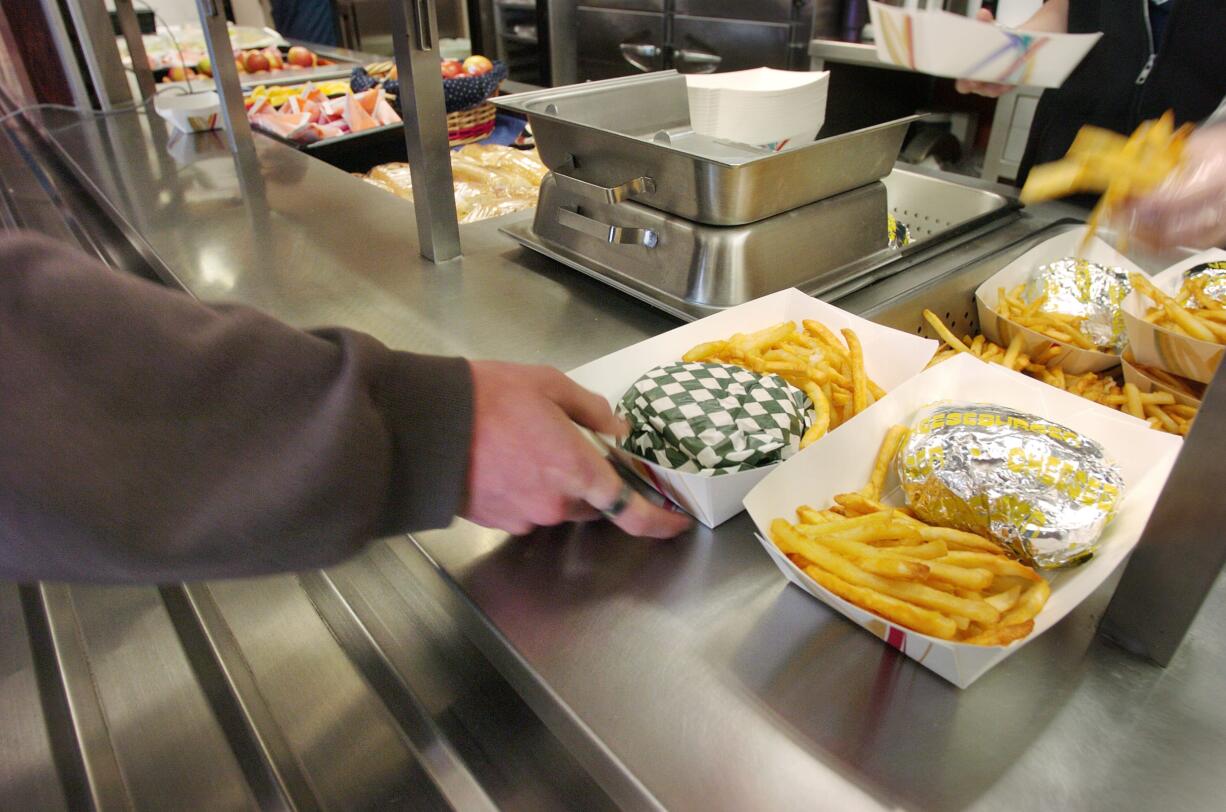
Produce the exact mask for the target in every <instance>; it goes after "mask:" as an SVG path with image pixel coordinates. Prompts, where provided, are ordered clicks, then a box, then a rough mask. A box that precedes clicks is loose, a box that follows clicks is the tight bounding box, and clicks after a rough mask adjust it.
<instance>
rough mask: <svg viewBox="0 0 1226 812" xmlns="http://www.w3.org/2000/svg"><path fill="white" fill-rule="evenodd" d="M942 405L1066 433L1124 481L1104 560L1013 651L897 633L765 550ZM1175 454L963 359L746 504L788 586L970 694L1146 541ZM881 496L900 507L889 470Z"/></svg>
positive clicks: (857, 422) (1066, 579) (1012, 376)
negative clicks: (774, 531)
mask: <svg viewBox="0 0 1226 812" xmlns="http://www.w3.org/2000/svg"><path fill="white" fill-rule="evenodd" d="M941 400H947V401H948V400H956V401H969V402H978V403H995V404H999V405H1002V406H1008V407H1011V408H1014V409H1018V410H1020V411H1023V412H1027V413H1030V414H1035V415H1038V416H1040V417H1045V418H1047V419H1049V420H1053V421H1055V422H1057V423H1060V424H1062V425H1065V426H1067V427H1069V428H1071V429H1073V430H1075V431H1078V432H1081V433H1082V434H1084V435H1086V436H1088V437H1091V438H1093V439H1094V440H1097V441H1098V442H1099V443H1100V444H1102V445H1103V447H1104V448H1105V449H1106V451H1107V453H1108V455H1109V456H1110V457H1111V458H1112V459H1114V460H1115V462H1116V463H1117V464H1118V465H1119V467H1120V471H1121V473H1122V474H1123V477H1124V483H1125V492H1124V499H1123V502H1122V504H1121V507H1120V512H1119V514H1118V515H1117V516H1116V518H1115V521H1113V522H1112V523H1111V525H1110V526H1109V527H1108V528H1107V530H1106V531H1105V533H1104V534H1103V536H1102V539H1101V546H1100V548H1099V551H1098V553H1097V554H1096V555H1095V556H1094V558H1092V559H1091V560H1090V561H1088V562H1087V563H1085V564H1082V565H1081V566H1078V567H1073V568H1071V569H1067V570H1061V571H1058V572H1055V573H1047V574H1046V577H1047V578H1048V580H1049V581H1050V582H1051V586H1052V595H1051V599H1050V600H1049V601H1048V602H1047V605H1046V606H1045V607H1044V608H1043V611H1041V612H1040V613H1039V615H1038V616H1037V617H1036V618H1035V628H1034V631H1033V632H1032V633H1031V634H1030V635H1029V636H1028V637H1026V638H1024V639H1022V640H1019V641H1017V642H1015V643H1013V644H1011V645H1009V646H1003V647H1002V646H973V645H968V644H965V643H952V642H950V641H948V640H940V639H938V638H935V637H929V636H928V635H924V634H920V633H919V632H915V631H912V630H910V629H907V628H903V627H900V626H896V625H894V624H893V623H890V622H889V621H887V620H885V619H883V618H881V617H880V616H878V615H876V614H873V613H872V612H869V611H868V610H865V609H861V608H860V607H858V606H856V605H854V604H852V603H849V602H847V601H845V600H843V599H841V598H839V597H837V596H835V595H833V594H832V593H830V592H827V591H826V590H825V589H823V588H822V587H821V586H819V585H818V584H817V583H816V582H815V581H813V580H812V579H811V578H809V576H807V575H805V574H804V572H802V571H801V570H800V569H799V568H797V567H796V566H795V565H794V564H792V562H790V561H789V560H788V559H787V558H786V557H785V556H784V555H783V554H782V553H780V552H779V550H778V549H777V548H776V547H775V545H774V544H772V543H771V542H770V540H769V538H770V536H769V529H770V523H771V521H772V520H774V519H776V518H779V517H783V518H786V519H787V520H788V521H795V517H796V512H795V511H796V508H797V507H798V506H799V505H804V504H807V505H812V506H814V507H818V508H824V507H826V506H828V505H830V504H831V503H832V501H833V497H834V496H835V494H839V493H846V492H848V491H855V490H859V489H860V488H861V487H863V485H864V483H865V482H867V481H868V478H869V474H870V473H871V470H872V467H873V460H874V458H875V457H876V454H877V449H878V447H879V446H880V444H881V439H882V438H883V437H884V436H885V433H886V430H887V429H888V428H889V427H890V426H892V425H894V424H898V423H902V424H910V422H911V418H912V416H913V415H914V414H915V413H916V411H918V410H919V409H920V408H921V407H923V406H925V405H928V404H930V403H933V402H936V401H941ZM1179 448H1180V440H1179V438H1177V437H1175V436H1173V435H1170V434H1166V433H1164V432H1160V431H1154V430H1152V429H1150V428H1149V426H1148V425H1147V424H1146V423H1145V422H1143V421H1141V420H1137V419H1136V418H1134V417H1131V416H1129V415H1126V414H1122V413H1121V412H1117V411H1115V410H1114V409H1110V408H1107V407H1105V406H1100V405H1099V404H1097V403H1093V402H1091V401H1089V400H1086V399H1084V398H1080V397H1078V396H1076V395H1072V394H1069V393H1067V392H1063V391H1061V390H1059V389H1056V388H1055V387H1052V386H1048V385H1046V384H1043V383H1040V382H1038V381H1035V380H1032V379H1030V378H1027V377H1025V376H1023V375H1019V374H1017V373H1014V372H1010V371H1008V370H1006V369H1004V368H1002V367H999V366H994V365H991V364H985V363H983V362H981V361H979V360H978V359H976V358H973V357H971V356H968V355H959V356H957V357H956V358H953V359H950V360H949V361H945V362H944V363H941V364H938V365H937V366H935V367H933V368H932V369H929V370H926V371H925V372H923V373H921V374H920V375H918V376H916V377H914V378H912V379H911V380H910V381H908V382H906V383H904V384H903V385H902V386H900V387H898V388H897V389H894V390H893V391H891V392H890V393H889V394H888V395H886V397H884V398H882V399H881V400H880V401H879V402H878V403H877V404H875V405H874V406H873V408H871V409H868V410H866V411H865V412H863V413H862V414H860V415H857V416H856V417H855V418H853V419H852V420H850V421H848V422H847V424H846V425H844V426H842V427H841V428H840V429H839V430H838V431H837V432H834V433H832V434H831V435H830V437H829V438H827V439H825V440H823V441H822V442H821V443H820V444H814V445H812V446H810V447H809V448H806V449H805V450H804V451H802V452H800V453H799V454H797V455H796V456H795V457H793V458H792V459H790V460H788V461H787V462H786V463H783V464H782V465H780V466H777V467H776V468H775V469H774V470H773V471H772V472H771V473H770V475H769V476H767V477H765V478H764V479H763V480H762V481H761V482H760V483H758V485H757V486H756V487H755V488H754V489H753V490H752V491H751V492H750V493H749V495H748V496H747V497H746V498H745V507H746V508H747V509H748V510H749V514H750V516H751V517H752V518H753V521H754V524H755V525H756V526H757V528H758V533H759V541H761V542H762V545H763V547H765V548H766V551H767V553H768V554H769V555H770V556H771V558H772V560H774V562H775V564H776V565H777V566H778V567H779V569H780V570H781V571H782V572H783V574H784V575H785V576H786V577H787V578H788V580H789V581H791V582H792V583H794V584H796V585H797V586H799V587H800V588H801V589H803V590H804V591H805V592H807V593H809V594H810V595H812V596H813V597H815V598H817V599H818V600H820V601H821V602H822V603H824V604H826V605H827V606H829V607H830V608H832V609H834V610H835V611H836V612H839V613H840V614H842V615H844V616H845V617H847V618H848V619H850V620H851V621H853V622H854V623H856V624H858V625H859V626H861V627H863V628H864V629H866V630H867V631H869V632H870V633H871V634H873V635H875V636H877V637H879V638H880V639H881V640H883V641H885V643H886V644H887V645H889V646H892V647H893V648H896V649H898V650H900V651H902V652H903V653H905V654H906V655H907V656H908V657H910V658H912V659H914V660H917V661H919V662H920V663H921V664H922V665H923V666H924V667H925V668H928V669H930V670H931V671H934V672H936V673H937V674H939V675H940V676H942V677H944V678H945V679H947V680H949V681H950V682H952V683H953V684H955V685H957V686H958V687H960V688H965V687H967V686H968V685H970V684H971V683H972V682H974V681H975V680H976V679H978V678H979V677H980V676H982V675H983V674H984V673H985V672H987V670H988V669H990V668H992V667H993V666H994V665H996V664H997V663H999V662H1001V661H1002V660H1004V659H1005V658H1006V657H1008V656H1009V655H1011V654H1012V653H1014V652H1015V651H1017V650H1018V649H1020V648H1021V647H1022V646H1024V645H1025V644H1026V643H1028V642H1030V641H1031V640H1033V639H1035V638H1036V637H1038V636H1039V635H1040V634H1042V633H1043V632H1045V631H1047V630H1048V629H1050V628H1051V627H1052V626H1054V625H1055V624H1056V623H1057V622H1059V621H1060V620H1061V619H1062V618H1063V617H1064V616H1065V615H1067V614H1068V613H1069V612H1070V611H1072V609H1073V608H1074V607H1075V606H1077V604H1079V603H1081V601H1083V600H1084V599H1085V598H1086V597H1087V596H1089V595H1090V593H1092V592H1093V591H1094V590H1095V589H1097V588H1098V587H1099V585H1101V584H1102V583H1103V581H1105V580H1106V579H1107V577H1108V576H1109V575H1110V574H1111V573H1112V572H1113V571H1114V570H1115V568H1116V567H1117V566H1119V564H1120V563H1121V562H1122V561H1123V560H1124V558H1125V557H1126V556H1127V555H1128V554H1129V552H1131V551H1132V548H1133V547H1134V546H1135V545H1136V543H1137V541H1139V540H1140V537H1141V533H1142V531H1143V530H1144V529H1145V523H1146V521H1147V520H1148V519H1149V514H1150V512H1151V511H1152V510H1153V507H1154V503H1155V502H1156V501H1157V498H1158V495H1159V493H1160V492H1161V490H1162V486H1163V484H1164V483H1165V481H1166V478H1167V475H1168V474H1169V473H1170V469H1171V466H1172V465H1173V464H1174V462H1175V457H1176V455H1177V454H1178V452H1179ZM885 492H886V497H885V499H884V501H886V502H888V503H890V504H894V505H901V504H902V497H901V491H900V489H899V487H898V477H897V474H896V473H895V472H894V471H893V470H891V472H890V477H889V479H888V480H887V481H886V486H885ZM884 655H885V652H884V651H883V656H884Z"/></svg>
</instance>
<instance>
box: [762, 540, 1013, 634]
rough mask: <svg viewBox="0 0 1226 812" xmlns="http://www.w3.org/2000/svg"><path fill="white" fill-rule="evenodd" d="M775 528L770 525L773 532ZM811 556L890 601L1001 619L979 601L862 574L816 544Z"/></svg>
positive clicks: (986, 619)
mask: <svg viewBox="0 0 1226 812" xmlns="http://www.w3.org/2000/svg"><path fill="white" fill-rule="evenodd" d="M773 529H774V526H773V525H772V530H773ZM812 552H813V553H814V556H813V557H811V556H809V555H807V554H805V558H808V559H809V560H810V561H812V562H813V563H814V564H815V565H817V566H818V567H820V568H822V569H824V570H826V571H827V572H829V573H831V574H833V575H836V576H838V577H839V578H842V579H843V580H845V581H847V582H848V583H849V584H854V585H855V586H862V587H866V588H868V589H872V590H874V591H875V592H880V593H882V594H883V595H888V596H890V597H891V598H897V599H899V600H903V601H907V602H908V603H914V604H916V605H917V606H922V607H924V608H926V609H934V610H936V611H938V612H942V613H944V614H947V615H961V616H962V617H965V618H967V619H969V620H974V621H977V622H979V623H985V624H992V623H996V622H997V621H999V620H1000V613H999V612H997V611H996V610H995V609H993V608H992V607H991V606H989V605H988V604H987V603H985V602H984V601H983V600H982V599H977V600H968V599H966V598H960V597H958V596H956V595H951V594H949V593H948V592H942V591H940V590H939V589H933V588H932V587H930V586H926V585H924V584H918V583H915V582H912V581H894V580H891V579H888V578H882V577H880V576H878V575H873V574H872V573H868V572H865V571H864V570H863V569H861V568H860V567H858V566H856V565H855V564H853V563H852V562H851V561H848V560H847V559H846V558H843V557H842V556H840V555H837V554H835V553H834V552H831V551H830V550H827V549H825V548H824V547H822V546H821V545H817V548H816V549H813V550H812Z"/></svg>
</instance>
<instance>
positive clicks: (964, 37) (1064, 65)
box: [869, 2, 1102, 87]
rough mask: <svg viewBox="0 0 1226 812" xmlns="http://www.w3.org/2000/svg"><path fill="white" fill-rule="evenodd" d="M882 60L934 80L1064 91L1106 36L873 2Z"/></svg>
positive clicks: (872, 11) (874, 21) (878, 46)
mask: <svg viewBox="0 0 1226 812" xmlns="http://www.w3.org/2000/svg"><path fill="white" fill-rule="evenodd" d="M869 14H870V16H871V17H872V21H873V31H874V32H875V34H876V39H877V58H878V59H880V60H881V61H882V62H885V63H887V64H891V65H898V66H899V67H903V68H910V69H911V70H914V71H920V72H922V73H930V74H932V75H933V76H946V77H949V78H951V79H975V80H978V81H982V82H998V83H1001V84H1008V85H1029V86H1032V87H1060V85H1062V84H1063V83H1064V80H1065V79H1067V78H1068V76H1069V74H1070V73H1072V72H1073V69H1074V68H1076V67H1077V65H1078V64H1080V63H1081V60H1082V59H1084V58H1085V55H1086V54H1088V53H1089V52H1090V49H1091V48H1093V47H1094V45H1095V44H1096V43H1097V42H1098V40H1099V38H1100V37H1102V34H1052V33H1044V32H1036V31H1021V30H1015V29H1010V28H1003V27H1000V26H996V25H993V24H992V23H988V22H983V21H980V20H972V19H969V18H967V17H963V16H961V15H958V14H950V13H949V12H946V11H912V10H904V9H900V8H895V7H893V6H887V5H883V4H881V3H876V2H870V3H869Z"/></svg>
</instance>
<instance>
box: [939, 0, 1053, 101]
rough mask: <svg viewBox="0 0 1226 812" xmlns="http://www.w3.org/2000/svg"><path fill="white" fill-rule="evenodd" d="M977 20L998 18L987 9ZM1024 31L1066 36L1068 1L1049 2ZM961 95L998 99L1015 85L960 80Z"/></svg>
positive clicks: (987, 20)
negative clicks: (970, 94)
mask: <svg viewBox="0 0 1226 812" xmlns="http://www.w3.org/2000/svg"><path fill="white" fill-rule="evenodd" d="M975 19H977V20H982V21H983V22H985V23H990V22H995V20H996V18H995V17H993V16H992V12H990V11H988V10H987V9H986V8H981V9H979V11H978V12H976V14H975ZM1017 28H1018V29H1019V30H1022V31H1037V32H1041V33H1048V34H1065V33H1067V32H1068V0H1047V2H1045V3H1044V4H1043V5H1042V6H1040V7H1039V10H1038V11H1036V12H1035V13H1034V14H1033V15H1031V17H1030V19H1028V20H1026V22H1024V23H1022V24H1021V25H1019V26H1017ZM954 87H955V88H956V89H957V90H958V92H959V93H975V94H978V95H980V96H988V97H990V98H997V97H999V96H1003V95H1004V94H1006V93H1008V92H1009V91H1010V90H1012V89H1013V85H1002V84H999V83H997V82H979V81H975V80H974V79H959V80H957V81H956V82H955V83H954Z"/></svg>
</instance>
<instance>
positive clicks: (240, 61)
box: [234, 56, 247, 73]
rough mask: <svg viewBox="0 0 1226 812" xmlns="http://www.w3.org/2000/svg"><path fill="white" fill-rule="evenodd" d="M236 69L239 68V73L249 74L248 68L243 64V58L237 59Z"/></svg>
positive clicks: (235, 61) (235, 60)
mask: <svg viewBox="0 0 1226 812" xmlns="http://www.w3.org/2000/svg"><path fill="white" fill-rule="evenodd" d="M234 67H236V68H238V72H239V73H246V72H247V66H246V65H244V64H243V58H242V57H241V56H238V57H235V59H234Z"/></svg>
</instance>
